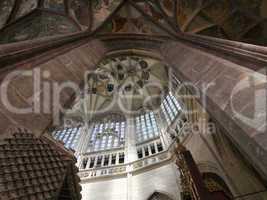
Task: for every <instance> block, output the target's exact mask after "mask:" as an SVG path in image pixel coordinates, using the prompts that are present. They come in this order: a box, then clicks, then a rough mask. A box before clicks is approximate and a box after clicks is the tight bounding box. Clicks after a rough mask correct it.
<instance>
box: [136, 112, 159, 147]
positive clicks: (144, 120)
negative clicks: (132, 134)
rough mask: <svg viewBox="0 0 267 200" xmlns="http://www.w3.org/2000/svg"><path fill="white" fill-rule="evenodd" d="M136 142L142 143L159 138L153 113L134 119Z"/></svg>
mask: <svg viewBox="0 0 267 200" xmlns="http://www.w3.org/2000/svg"><path fill="white" fill-rule="evenodd" d="M135 131H136V135H137V142H143V141H146V140H149V139H153V138H156V137H158V136H159V129H158V126H157V122H156V118H155V114H154V113H153V112H150V113H146V114H144V115H141V116H138V117H136V118H135Z"/></svg>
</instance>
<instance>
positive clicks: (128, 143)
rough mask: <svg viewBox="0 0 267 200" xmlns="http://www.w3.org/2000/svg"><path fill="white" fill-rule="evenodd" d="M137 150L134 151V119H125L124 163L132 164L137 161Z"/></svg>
mask: <svg viewBox="0 0 267 200" xmlns="http://www.w3.org/2000/svg"><path fill="white" fill-rule="evenodd" d="M137 159H138V157H137V149H136V134H135V123H134V118H132V117H127V127H126V136H125V162H126V163H129V162H133V161H135V160H137Z"/></svg>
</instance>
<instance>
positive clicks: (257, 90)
mask: <svg viewBox="0 0 267 200" xmlns="http://www.w3.org/2000/svg"><path fill="white" fill-rule="evenodd" d="M193 46H194V45H193V44H192V45H191V46H189V45H185V44H182V43H181V42H172V43H168V44H166V45H165V46H164V47H162V54H163V56H164V57H165V60H166V61H167V62H168V64H169V66H171V67H172V68H173V70H174V72H175V74H176V76H177V77H178V78H179V80H181V81H182V82H183V83H187V84H188V83H191V84H192V86H191V87H190V88H188V89H190V91H191V93H194V94H196V99H197V100H198V101H199V103H200V104H201V105H202V106H203V107H204V108H205V109H206V110H207V111H208V112H209V114H210V115H211V116H212V117H213V118H214V119H216V121H217V122H218V123H219V124H220V125H221V126H222V127H224V128H225V129H226V130H227V134H228V137H229V138H230V139H231V140H232V142H233V143H234V144H236V146H237V148H238V149H239V150H240V152H241V153H242V154H243V156H244V157H245V158H246V159H247V160H248V161H249V162H250V163H251V164H252V165H253V166H254V167H255V169H257V170H258V172H259V173H260V174H262V175H263V177H265V180H267V168H266V166H267V152H266V150H267V90H266V88H267V79H266V75H264V74H261V73H258V72H256V71H253V70H252V69H248V68H246V67H244V66H241V65H240V64H236V63H234V62H231V61H229V60H227V59H223V58H222V57H219V56H215V55H213V54H211V53H208V49H206V50H207V51H203V50H200V49H197V46H195V47H196V48H193ZM236 51H238V50H236ZM229 53H231V52H229ZM232 54H233V56H234V53H232ZM222 56H223V55H222ZM236 59H239V61H240V63H242V60H240V58H238V57H236ZM255 59H256V58H255ZM255 65H256V64H255Z"/></svg>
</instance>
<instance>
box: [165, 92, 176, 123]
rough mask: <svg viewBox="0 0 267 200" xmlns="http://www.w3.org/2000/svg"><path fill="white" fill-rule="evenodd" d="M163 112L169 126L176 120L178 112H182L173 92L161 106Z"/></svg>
mask: <svg viewBox="0 0 267 200" xmlns="http://www.w3.org/2000/svg"><path fill="white" fill-rule="evenodd" d="M161 110H162V112H163V114H164V116H165V119H166V121H167V124H168V125H169V124H170V123H171V122H172V121H173V120H174V119H175V117H176V116H177V114H178V112H179V111H180V110H181V106H180V104H179V102H178V101H177V99H176V98H175V97H174V96H173V94H172V93H171V92H170V93H169V94H168V95H167V96H166V98H165V99H164V100H163V103H162V104H161Z"/></svg>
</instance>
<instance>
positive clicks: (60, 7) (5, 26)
mask: <svg viewBox="0 0 267 200" xmlns="http://www.w3.org/2000/svg"><path fill="white" fill-rule="evenodd" d="M40 12H41V13H43V12H46V15H47V12H48V13H49V14H50V15H52V16H53V18H62V17H64V20H63V18H62V20H63V21H64V24H67V23H66V22H65V21H68V24H69V26H70V28H69V30H68V31H63V32H62V31H56V32H55V34H59V33H60V34H64V33H69V32H75V31H77V30H74V29H73V26H76V27H78V31H88V32H94V31H96V32H97V33H100V34H103V33H104V34H107V33H112V34H114V33H120V34H122V33H134V34H151V35H164V36H166V35H172V36H173V35H175V34H178V31H179V29H180V30H181V31H182V32H187V33H192V34H200V35H206V36H212V37H217V38H224V39H230V40H236V41H244V42H248V43H253V44H259V45H267V0H235V1H233V0H21V1H15V0H2V1H0V37H1V38H11V40H8V39H7V40H3V39H1V43H8V42H16V41H21V40H25V39H29V38H30V39H32V38H34V37H24V36H21V37H17V39H16V40H14V39H12V37H10V36H7V35H9V34H11V35H12V32H9V31H13V30H18V29H19V28H20V29H27V30H28V29H29V28H28V26H27V25H26V24H27V23H28V22H29V21H32V22H35V21H38V20H34V19H29V18H33V17H36V16H37V15H36V14H32V13H40ZM55 15H57V16H61V17H55ZM21 23H25V25H21ZM34 26H35V25H31V27H34ZM36 26H39V25H36ZM11 27H12V28H11ZM27 30H20V31H19V32H21V33H23V34H24V32H27ZM43 35H45V34H37V35H35V36H36V37H41V36H43Z"/></svg>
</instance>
